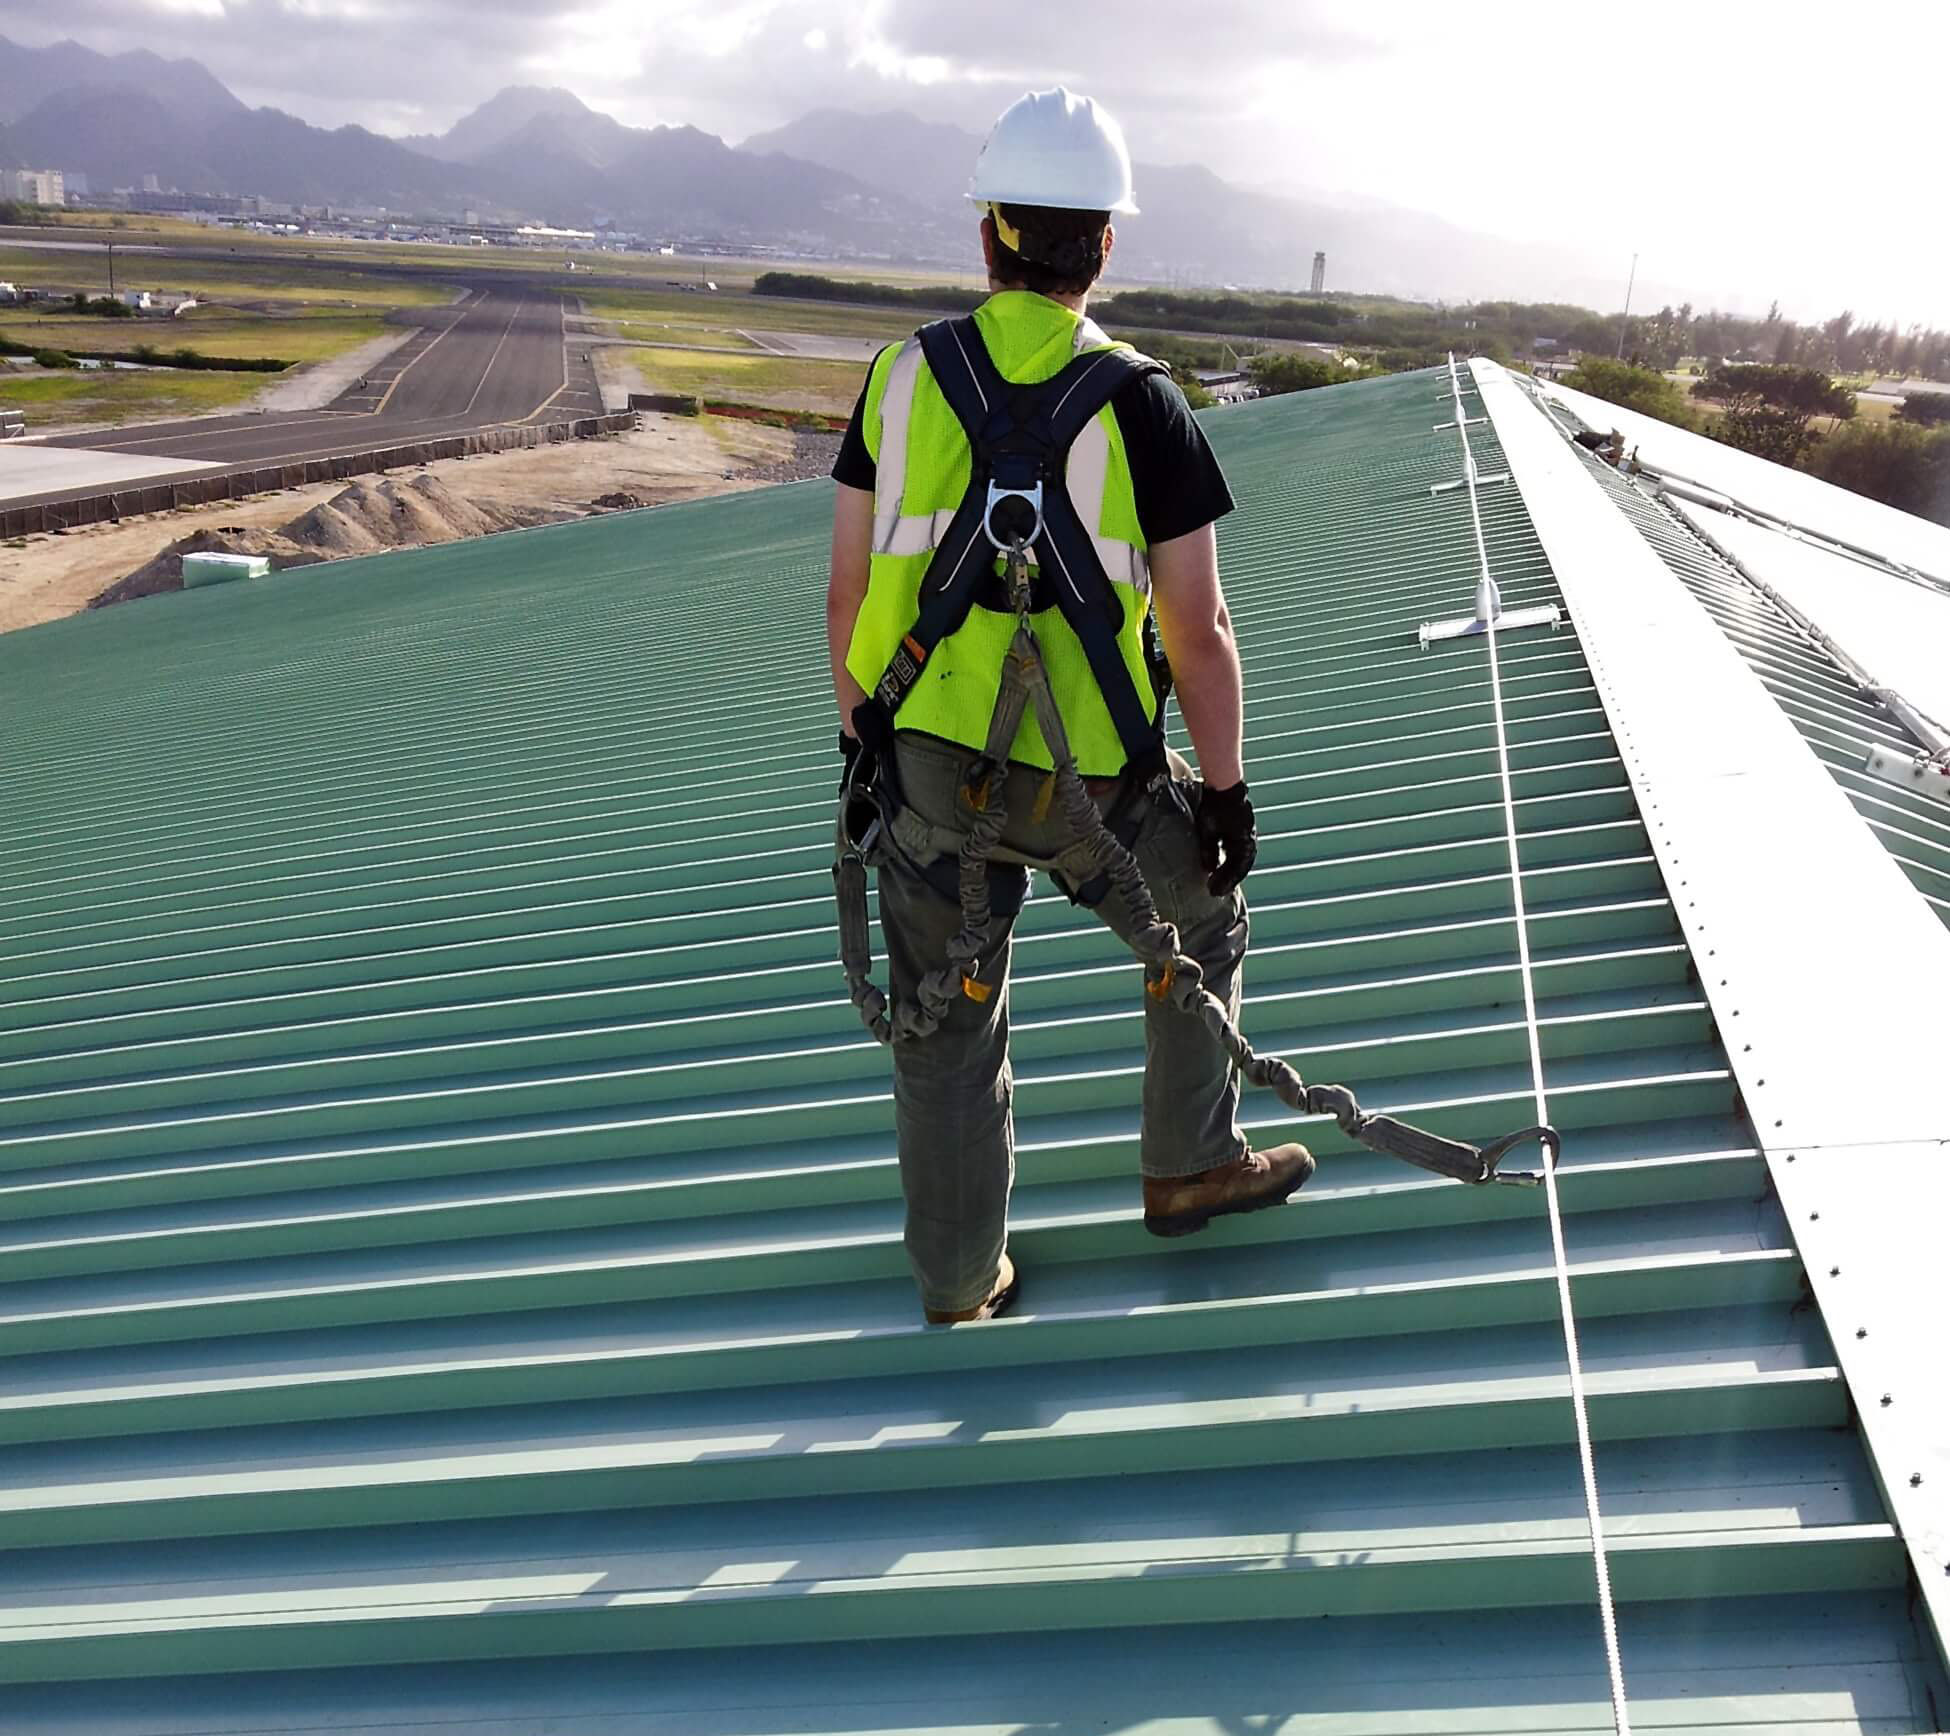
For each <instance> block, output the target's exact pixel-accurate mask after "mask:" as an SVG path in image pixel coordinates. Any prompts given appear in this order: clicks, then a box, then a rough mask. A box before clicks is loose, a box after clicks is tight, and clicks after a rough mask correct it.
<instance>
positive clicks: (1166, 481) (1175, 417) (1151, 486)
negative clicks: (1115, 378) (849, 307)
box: [833, 369, 1233, 543]
mask: <svg viewBox="0 0 1950 1736" xmlns="http://www.w3.org/2000/svg"><path fill="white" fill-rule="evenodd" d="M868 378H869V379H871V378H872V370H871V369H869V371H868ZM1110 407H1111V411H1112V413H1113V414H1114V415H1115V416H1116V417H1117V431H1118V432H1119V433H1120V434H1122V435H1123V436H1124V453H1125V456H1126V457H1127V458H1128V459H1129V461H1130V466H1131V491H1132V493H1133V494H1134V495H1135V496H1136V498H1137V515H1138V525H1139V528H1141V529H1142V530H1143V532H1144V540H1145V541H1146V542H1147V543H1161V542H1170V541H1171V539H1172V538H1173V537H1180V536H1189V535H1190V534H1191V533H1192V532H1193V531H1195V530H1203V529H1204V528H1205V527H1206V526H1207V525H1208V524H1212V523H1214V522H1216V521H1217V520H1219V519H1222V518H1224V517H1225V515H1226V514H1227V513H1229V512H1230V511H1231V510H1232V507H1233V500H1232V490H1231V489H1229V488H1228V487H1227V486H1226V479H1225V473H1224V472H1223V471H1221V470H1220V469H1219V461H1218V459H1217V458H1216V457H1215V456H1214V455H1213V452H1212V446H1211V442H1210V441H1208V440H1207V439H1206V438H1205V430H1204V429H1203V428H1201V427H1200V426H1199V425H1198V423H1197V421H1196V420H1195V419H1194V418H1193V416H1192V407H1191V406H1190V405H1189V404H1187V403H1186V402H1185V394H1184V393H1183V392H1181V391H1180V390H1179V389H1178V386H1177V384H1176V382H1174V381H1173V379H1172V378H1171V376H1170V375H1169V374H1141V375H1139V376H1138V378H1136V379H1135V380H1132V381H1130V382H1129V383H1127V384H1126V385H1124V386H1122V387H1120V388H1119V389H1118V391H1117V394H1116V396H1115V397H1113V398H1112V399H1111V401H1110ZM866 413H867V388H866V387H865V386H864V385H862V386H861V388H860V396H859V399H858V401H857V402H856V403H855V404H854V406H853V419H852V421H851V422H849V423H848V424H847V429H846V438H845V439H844V440H842V441H841V442H840V453H839V456H838V457H837V458H835V459H834V460H833V480H834V481H836V482H844V483H845V484H846V485H847V486H848V487H849V488H861V489H866V490H867V491H868V492H871V491H872V489H873V485H874V461H873V454H872V453H871V452H869V451H868V450H867V440H866V434H865V432H864V429H863V423H864V422H865V419H866Z"/></svg>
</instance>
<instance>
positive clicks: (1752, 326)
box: [753, 271, 1950, 381]
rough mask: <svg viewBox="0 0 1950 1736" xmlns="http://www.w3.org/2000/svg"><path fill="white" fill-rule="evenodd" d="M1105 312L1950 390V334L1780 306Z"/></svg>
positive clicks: (1357, 300)
mask: <svg viewBox="0 0 1950 1736" xmlns="http://www.w3.org/2000/svg"><path fill="white" fill-rule="evenodd" d="M753 291H754V293H755V294H758V295H786V296H796V297H799V298H802V299H807V300H817V301H852V302H869V303H874V304H878V305H891V306H902V307H922V308H943V309H952V310H954V311H956V312H965V311H966V310H967V309H969V308H971V307H976V306H979V305H980V304H981V302H982V301H983V300H984V299H986V293H987V292H986V291H983V290H966V289H952V288H948V287H945V286H944V287H941V288H926V287H922V288H904V287H898V286H896V285H893V284H885V283H853V282H848V281H845V280H842V279H837V278H831V277H822V276H819V275H817V274H815V273H811V272H793V271H768V272H766V273H764V274H763V275H762V276H761V277H760V278H759V279H758V281H757V282H756V283H755V284H754V285H753ZM1092 311H1093V312H1094V313H1095V315H1096V317H1097V319H1098V320H1099V321H1100V322H1101V323H1103V324H1105V325H1110V324H1113V323H1115V324H1118V325H1123V326H1131V327H1136V328H1140V329H1146V330H1158V329H1165V330H1171V331H1180V332H1210V333H1212V334H1214V335H1216V336H1224V337H1229V338H1259V339H1266V340H1271V341H1284V342H1300V343H1326V344H1333V345H1335V346H1336V347H1337V348H1341V349H1345V350H1348V351H1351V352H1354V353H1357V354H1359V355H1360V356H1361V357H1362V358H1363V360H1364V362H1365V363H1367V364H1368V365H1370V366H1374V367H1378V368H1380V369H1382V370H1383V371H1384V372H1388V373H1396V372H1400V371H1402V370H1403V369H1407V368H1423V367H1431V366H1433V365H1435V364H1436V363H1439V362H1440V361H1442V360H1443V358H1444V357H1445V356H1446V355H1447V354H1448V353H1449V351H1451V350H1455V351H1458V352H1461V351H1468V352H1470V353H1472V354H1475V355H1485V356H1489V357H1491V358H1492V359H1493V360H1496V361H1500V362H1508V361H1511V360H1513V359H1515V358H1518V357H1522V356H1528V355H1533V354H1539V353H1545V352H1555V353H1561V354H1564V355H1578V354H1587V355H1596V356H1611V355H1617V354H1620V353H1623V354H1625V355H1627V356H1630V357H1632V358H1633V359H1634V360H1637V361H1639V362H1642V363H1644V364H1645V365H1646V366H1648V367H1653V368H1670V367H1674V366H1676V365H1677V364H1678V363H1679V361H1680V359H1681V358H1682V357H1685V356H1702V357H1708V358H1713V359H1724V360H1727V361H1733V362H1749V363H1770V364H1774V365H1778V366H1786V367H1805V368H1820V369H1825V370H1827V371H1828V372H1830V373H1840V374H1856V373H1870V372H1873V373H1887V374H1899V375H1916V376H1919V377H1921V378H1923V379H1928V380H1946V381H1950V331H1940V330H1938V329H1936V328H1935V327H1926V326H1922V325H1911V326H1907V327H1901V328H1898V327H1897V326H1895V325H1893V324H1887V325H1884V324H1877V323H1873V322H1872V323H1870V324H1867V325H1858V324H1857V323H1856V320H1855V316H1854V314H1853V313H1852V312H1847V311H1845V312H1842V313H1839V314H1837V315H1836V316H1835V317H1834V318H1833V319H1830V320H1825V321H1822V322H1820V323H1818V324H1806V325H1804V324H1801V323H1798V322H1796V321H1794V320H1791V319H1786V318H1784V317H1783V316H1782V314H1781V310H1780V305H1779V304H1778V303H1776V304H1775V305H1774V306H1772V307H1770V308H1769V309H1768V311H1767V313H1766V315H1765V316H1764V317H1762V318H1759V319H1755V318H1751V317H1749V316H1746V315H1742V314H1733V313H1726V312H1723V311H1721V310H1720V309H1717V308H1715V309H1708V310H1706V311H1704V312H1700V311H1696V310H1695V309H1694V307H1693V305H1692V303H1691V302H1684V303H1682V304H1681V305H1680V306H1678V307H1662V308H1660V309H1659V311H1658V312H1657V313H1654V314H1649V315H1634V316H1632V317H1631V318H1629V319H1628V318H1626V317H1625V316H1624V315H1622V314H1599V313H1594V312H1593V311H1592V310H1591V309H1590V308H1588V307H1578V306H1576V305H1575V304H1574V303H1571V302H1558V301H1534V302H1533V301H1479V302H1465V303H1459V304H1456V305H1454V306H1445V305H1440V304H1433V305H1431V304H1424V303H1420V302H1404V301H1396V300H1394V299H1392V298H1390V297H1387V296H1361V295H1333V296H1325V295H1320V296H1316V295H1300V294H1286V293H1273V292H1268V293H1265V294H1257V293H1254V294H1249V293H1246V292H1244V291H1237V290H1228V291H1223V292H1198V291H1188V290H1169V289H1124V290H1118V291H1116V292H1114V293H1112V294H1108V295H1105V296H1102V297H1100V298H1099V299H1098V300H1097V301H1096V302H1095V303H1093V304H1092Z"/></svg>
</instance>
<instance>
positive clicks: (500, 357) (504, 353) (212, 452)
mask: <svg viewBox="0 0 1950 1736" xmlns="http://www.w3.org/2000/svg"><path fill="white" fill-rule="evenodd" d="M562 320H563V303H562V297H561V295H560V294H559V293H558V292H556V291H553V290H539V291H538V290H530V289H521V288H509V287H507V286H506V285H502V284H492V285H486V286H482V285H475V286H474V287H472V288H470V289H469V290H468V292H467V297H466V299H465V301H464V302H462V303H461V304H460V305H459V306H458V307H457V308H453V309H442V310H440V311H439V313H438V314H437V315H436V316H435V317H434V318H433V320H432V323H430V324H428V325H426V326H423V327H422V328H421V330H420V331H419V332H418V333H417V334H416V335H415V336H414V337H413V338H412V339H410V340H409V341H408V342H406V343H405V344H403V345H401V346H400V348H398V349H397V350H395V351H394V352H393V353H392V354H391V355H389V356H388V357H387V358H386V359H385V361H384V362H383V363H381V364H380V366H379V367H378V368H377V369H375V370H374V371H373V373H372V374H370V375H368V376H367V378H366V380H365V381H364V382H363V384H362V385H355V386H353V387H352V388H351V389H350V390H348V391H347V392H345V393H343V394H342V395H341V396H340V397H338V398H336V399H335V400H333V402H332V403H331V404H329V405H327V406H326V407H325V408H323V409H320V410H296V411H288V412H284V413H282V414H266V415H255V416H224V417H199V418H197V419H195V420H191V421H183V422H157V423H150V424H148V425H146V426H143V427H139V428H129V429H124V430H120V431H117V430H108V431H105V432H102V433H97V434H68V435H60V436H56V437H53V438H51V439H48V440H46V441H43V442H40V444H42V445H44V446H63V447H72V448H79V449H84V450H87V451H92V452H114V453H120V454H127V455H147V456H151V457H154V458H156V459H158V460H185V459H187V460H193V461H196V462H199V463H204V464H214V465H240V464H280V463H291V462H295V461H297V460H299V459H304V458H327V457H332V456H334V455H336V454H338V453H342V452H355V451H364V450H367V449H369V448H371V447H373V446H392V445H411V444H413V443H414V442H416V441H420V440H430V439H435V438H438V437H440V436H442V435H449V434H464V433H470V432H472V431H473V430H475V429H479V428H492V427H499V426H502V425H505V424H509V423H518V422H526V421H537V420H544V419H547V420H566V419H569V418H572V417H578V416H595V415H600V414H601V413H602V409H603V403H602V392H601V387H600V386H599V385H598V383H597V380H596V375H595V370H594V368H593V367H592V366H591V364H590V362H589V360H588V357H587V354H586V352H585V351H584V350H583V349H581V348H578V347H577V346H576V345H575V343H574V341H573V340H572V339H571V340H570V341H569V342H568V343H567V344H566V345H565V342H564V331H563V323H562ZM168 474H169V470H168V468H167V467H165V468H164V469H163V470H161V471H159V473H158V476H157V480H162V479H164V478H166V477H167V475H168ZM142 480H144V479H143V478H140V477H134V476H126V475H125V476H121V477H118V478H117V479H116V481H115V482H114V484H113V486H115V487H118V488H123V487H134V486H137V485H138V484H139V482H140V481H142ZM99 487H100V485H99V484H90V485H88V486H85V487H73V488H63V489H57V490H53V491H50V492H48V493H44V494H28V495H21V496H5V498H6V500H7V502H8V504H31V503H33V502H37V501H57V500H64V499H72V498H75V497H77V496H79V495H84V494H91V493H96V492H99Z"/></svg>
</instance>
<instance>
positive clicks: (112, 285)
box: [108, 241, 115, 301]
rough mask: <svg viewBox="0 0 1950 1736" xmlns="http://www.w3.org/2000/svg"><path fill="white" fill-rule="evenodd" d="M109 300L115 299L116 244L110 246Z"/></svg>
mask: <svg viewBox="0 0 1950 1736" xmlns="http://www.w3.org/2000/svg"><path fill="white" fill-rule="evenodd" d="M108 299H109V300H110V301H113V300H114V299H115V243H114V242H112V241H111V242H110V243H109V244H108Z"/></svg>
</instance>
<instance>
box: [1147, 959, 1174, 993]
mask: <svg viewBox="0 0 1950 1736" xmlns="http://www.w3.org/2000/svg"><path fill="white" fill-rule="evenodd" d="M1177 976H1178V961H1177V960H1176V959H1174V960H1173V961H1172V962H1171V963H1170V964H1168V965H1166V966H1165V974H1164V975H1163V976H1161V977H1159V978H1158V980H1157V981H1156V982H1152V981H1150V980H1149V979H1147V980H1146V982H1145V985H1144V992H1145V993H1146V994H1147V995H1149V996H1150V997H1151V998H1152V999H1153V1000H1154V1001H1161V1000H1163V999H1164V998H1165V996H1166V995H1168V994H1170V993H1171V985H1172V983H1173V981H1174V980H1175V979H1176V978H1177Z"/></svg>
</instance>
